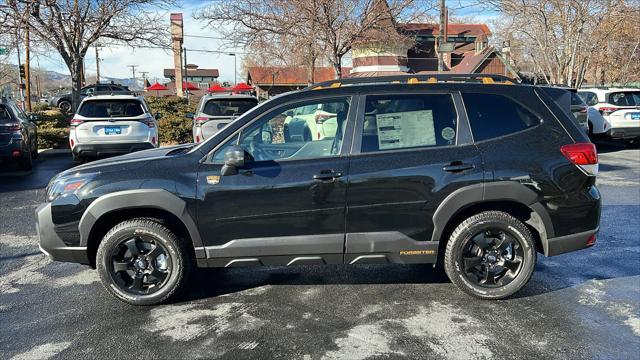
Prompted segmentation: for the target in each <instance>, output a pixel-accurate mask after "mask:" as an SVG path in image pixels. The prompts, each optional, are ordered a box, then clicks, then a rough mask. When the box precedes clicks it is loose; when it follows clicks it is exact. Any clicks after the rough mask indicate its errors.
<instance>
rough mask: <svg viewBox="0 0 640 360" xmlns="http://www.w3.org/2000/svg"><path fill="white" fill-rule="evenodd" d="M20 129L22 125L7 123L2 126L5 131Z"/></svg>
mask: <svg viewBox="0 0 640 360" xmlns="http://www.w3.org/2000/svg"><path fill="white" fill-rule="evenodd" d="M20 129H22V125H20V123H9V124H6V125H4V130H5V131H20Z"/></svg>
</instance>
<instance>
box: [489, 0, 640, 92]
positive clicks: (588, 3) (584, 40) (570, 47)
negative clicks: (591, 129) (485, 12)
mask: <svg viewBox="0 0 640 360" xmlns="http://www.w3.org/2000/svg"><path fill="white" fill-rule="evenodd" d="M632 2H633V3H636V5H635V6H633V5H632V4H631V3H632ZM488 3H490V4H493V5H494V6H495V7H496V8H497V9H498V10H499V11H500V12H501V14H502V17H501V18H500V21H499V23H500V25H499V27H498V28H496V29H495V30H496V31H495V33H497V35H498V36H497V37H496V38H497V39H499V40H509V42H510V44H511V49H512V51H513V58H514V59H515V61H516V62H519V65H521V66H520V67H521V68H523V67H529V68H530V70H531V71H533V72H534V73H540V74H542V75H543V76H544V78H545V81H546V82H548V83H555V84H566V85H569V86H578V87H579V86H580V85H581V84H582V83H583V82H584V80H585V74H586V73H587V72H588V70H589V69H590V68H593V67H594V65H595V64H596V63H599V62H601V61H602V60H603V59H609V58H610V56H611V55H612V53H614V52H615V51H612V44H616V43H617V39H619V37H620V34H621V33H625V32H626V31H628V30H629V29H631V28H634V25H633V24H634V22H633V20H631V21H630V22H629V21H625V19H627V20H630V19H633V18H634V17H635V19H637V17H638V11H640V9H639V8H638V7H637V0H488ZM634 14H635V15H634ZM636 21H637V20H636ZM635 24H637V23H635ZM625 29H627V30H625ZM634 33H635V32H634ZM635 38H637V34H636V37H635ZM631 39H634V38H633V37H632V38H631ZM616 49H617V50H621V51H622V52H623V53H626V54H627V58H628V55H629V54H630V53H629V52H630V51H631V49H633V45H631V46H628V47H627V48H621V47H619V46H616ZM622 57H624V56H622ZM611 65H613V64H611ZM618 65H619V66H616V67H621V66H622V64H618Z"/></svg>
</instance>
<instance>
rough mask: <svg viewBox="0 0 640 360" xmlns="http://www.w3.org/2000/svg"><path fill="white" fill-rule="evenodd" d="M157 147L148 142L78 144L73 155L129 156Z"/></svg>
mask: <svg viewBox="0 0 640 360" xmlns="http://www.w3.org/2000/svg"><path fill="white" fill-rule="evenodd" d="M153 148H155V146H154V145H153V144H151V143H148V142H143V143H113V144H109V143H106V144H105V143H103V144H78V145H76V146H75V147H74V148H73V150H71V151H72V152H73V155H75V156H77V157H84V156H109V155H121V154H128V153H132V152H134V151H140V150H148V149H153Z"/></svg>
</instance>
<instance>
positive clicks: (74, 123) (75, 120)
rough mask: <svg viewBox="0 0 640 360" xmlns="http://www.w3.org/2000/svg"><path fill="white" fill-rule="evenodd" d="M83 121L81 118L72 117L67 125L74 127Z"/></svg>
mask: <svg viewBox="0 0 640 360" xmlns="http://www.w3.org/2000/svg"><path fill="white" fill-rule="evenodd" d="M83 122H84V120H82V119H76V118H73V119H71V122H70V123H69V125H71V127H76V126H78V125H80V124H82V123H83Z"/></svg>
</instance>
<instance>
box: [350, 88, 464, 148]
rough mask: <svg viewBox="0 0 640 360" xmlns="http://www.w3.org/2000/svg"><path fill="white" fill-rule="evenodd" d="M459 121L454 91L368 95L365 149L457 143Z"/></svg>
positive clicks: (364, 128) (364, 132) (363, 129)
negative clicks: (445, 92) (453, 95)
mask: <svg viewBox="0 0 640 360" xmlns="http://www.w3.org/2000/svg"><path fill="white" fill-rule="evenodd" d="M457 120H458V115H457V113H456V110H455V106H454V105H453V98H452V97H451V95H450V94H419V95H392V96H389V95H380V96H368V97H367V101H366V107H365V114H364V124H363V128H362V146H361V152H363V153H369V152H376V151H385V150H395V149H408V148H418V147H430V146H446V145H453V144H455V142H456V135H457V134H456V132H457Z"/></svg>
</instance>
